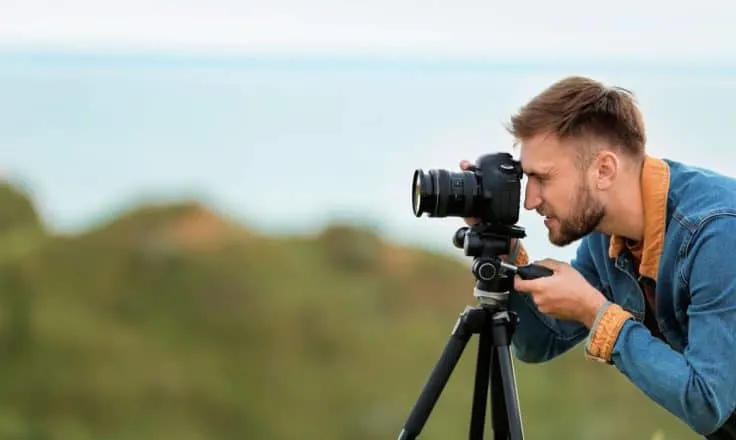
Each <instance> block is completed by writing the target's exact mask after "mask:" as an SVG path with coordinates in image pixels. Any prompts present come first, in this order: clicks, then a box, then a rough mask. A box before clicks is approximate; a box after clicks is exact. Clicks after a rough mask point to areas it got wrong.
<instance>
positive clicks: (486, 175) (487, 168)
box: [412, 153, 523, 227]
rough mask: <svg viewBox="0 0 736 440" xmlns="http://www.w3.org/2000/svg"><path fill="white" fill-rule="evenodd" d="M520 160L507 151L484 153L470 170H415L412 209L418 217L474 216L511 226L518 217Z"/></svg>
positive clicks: (498, 224) (488, 222)
mask: <svg viewBox="0 0 736 440" xmlns="http://www.w3.org/2000/svg"><path fill="white" fill-rule="evenodd" d="M522 177H523V172H522V169H521V163H520V162H519V161H516V160H514V159H513V157H512V156H511V154H509V153H493V154H486V155H484V156H481V157H479V158H478V159H477V160H476V163H475V165H473V167H472V168H471V169H470V170H466V171H461V172H451V171H448V170H442V169H433V170H429V171H428V172H427V173H425V172H424V171H423V170H422V169H417V170H415V171H414V176H413V178H412V209H413V211H414V215H415V216H417V217H421V215H422V214H424V213H426V214H428V216H429V217H462V218H467V217H475V218H478V219H480V221H481V223H485V224H489V225H496V226H499V227H503V226H506V227H510V226H512V225H514V224H515V223H516V222H518V221H519V206H520V199H521V178H522Z"/></svg>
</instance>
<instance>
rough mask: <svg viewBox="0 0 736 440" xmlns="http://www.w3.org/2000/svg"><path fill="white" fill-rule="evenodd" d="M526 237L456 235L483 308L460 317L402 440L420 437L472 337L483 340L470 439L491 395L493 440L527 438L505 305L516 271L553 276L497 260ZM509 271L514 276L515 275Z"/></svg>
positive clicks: (509, 232) (515, 233) (514, 233)
mask: <svg viewBox="0 0 736 440" xmlns="http://www.w3.org/2000/svg"><path fill="white" fill-rule="evenodd" d="M523 236H524V230H523V229H522V228H520V227H515V226H512V227H506V226H503V227H499V226H495V227H491V226H488V225H481V226H474V227H472V229H468V228H461V229H459V230H458V231H457V232H456V233H455V236H454V238H453V243H454V244H455V246H456V247H463V248H464V249H465V254H466V255H472V256H475V258H474V260H473V265H472V272H473V275H474V276H475V280H476V282H475V289H474V292H473V295H474V296H475V297H476V298H478V301H479V305H477V306H475V307H466V308H465V310H464V311H463V312H462V313H461V314H460V317H459V318H458V319H457V321H456V323H455V326H454V328H453V330H452V334H451V336H450V339H449V341H448V342H447V344H446V345H445V348H444V349H443V351H442V354H441V356H440V358H439V360H438V361H437V363H436V364H435V366H434V368H433V370H432V373H431V374H430V376H429V379H428V380H427V382H426V383H425V385H424V387H423V389H422V391H421V394H420V395H419V399H418V400H417V402H416V404H415V405H414V407H413V408H412V411H411V413H410V415H409V417H408V419H407V420H406V423H405V424H404V428H403V429H402V431H401V433H400V434H399V437H398V440H413V439H415V438H417V436H418V435H419V434H420V432H421V430H422V428H423V427H424V425H425V423H426V422H427V419H428V418H429V415H430V413H431V412H432V410H433V409H434V406H435V404H436V403H437V400H438V399H439V397H440V394H441V393H442V390H443V389H444V387H445V385H446V384H447V381H448V380H449V378H450V375H451V374H452V371H453V370H454V369H455V366H456V365H457V363H458V361H459V360H460V357H461V356H462V353H463V351H464V350H465V346H466V345H467V343H468V341H469V340H470V338H471V337H472V335H474V334H478V335H479V341H478V353H477V361H476V370H475V386H474V390H473V404H472V409H471V418H470V439H471V440H474V439H482V438H483V430H484V427H485V414H486V405H487V403H488V400H487V396H488V394H489V393H490V395H491V423H492V427H493V432H494V438H495V440H522V439H523V436H524V434H523V429H522V422H521V411H520V408H519V400H518V395H517V391H516V379H515V374H514V367H513V361H512V358H511V353H510V350H509V345H510V343H511V338H512V337H513V332H514V329H515V327H516V323H517V317H516V314H515V313H513V312H511V311H509V310H507V309H506V302H507V299H508V295H509V292H510V291H511V290H512V288H513V275H514V274H516V273H518V274H519V275H520V276H521V277H523V278H527V279H529V278H538V277H540V276H546V275H550V274H551V273H552V272H551V271H550V270H549V269H547V268H544V267H541V266H534V265H528V266H524V267H516V266H514V265H511V264H508V263H505V262H502V261H500V260H499V259H498V258H497V256H498V255H502V254H508V249H509V247H510V242H511V238H512V237H513V238H522V237H523ZM502 269H505V271H502ZM506 272H511V275H509V274H508V273H506ZM489 382H490V383H489Z"/></svg>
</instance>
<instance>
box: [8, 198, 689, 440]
mask: <svg viewBox="0 0 736 440" xmlns="http://www.w3.org/2000/svg"><path fill="white" fill-rule="evenodd" d="M0 203H2V204H3V207H2V212H3V213H11V212H12V213H14V214H13V215H10V214H5V215H0V281H1V282H2V284H0V286H1V288H0V391H1V392H0V438H12V439H60V440H61V439H64V440H66V439H109V440H117V439H133V438H135V439H152V440H153V439H173V438H176V439H179V440H190V439H191V440H195V439H196V440H199V439H207V440H212V439H244V438H248V439H285V440H286V439H316V438H320V439H348V438H350V439H356V440H360V439H366V440H368V439H385V438H395V437H396V435H397V434H398V432H399V431H400V429H401V427H402V425H403V423H404V420H405V417H406V416H407V415H408V413H409V410H410V408H411V406H412V405H413V403H414V401H415V399H416V398H417V396H418V394H419V390H420V388H421V386H422V385H423V383H424V381H425V379H426V377H427V375H428V374H429V372H430V370H431V368H432V366H433V365H434V362H435V361H436V360H437V358H438V356H439V354H440V352H441V350H442V348H443V346H444V344H445V342H446V341H447V338H448V335H449V331H450V329H451V327H452V326H453V324H454V321H455V319H456V317H457V314H458V313H459V312H460V311H462V309H463V308H464V307H465V305H467V304H472V302H473V297H472V279H471V278H470V273H469V270H468V268H467V267H466V266H465V265H463V264H462V263H459V262H457V261H456V260H452V259H449V258H447V257H443V256H439V255H434V254H430V253H427V252H421V251H418V250H413V249H404V248H397V247H395V246H392V245H390V244H388V243H384V242H381V241H380V240H379V239H378V238H377V237H375V236H373V235H372V234H371V233H370V232H368V231H364V230H360V229H353V228H350V227H341V226H335V227H333V228H330V229H328V230H327V231H325V232H324V233H323V234H322V235H320V236H317V237H263V236H258V235H256V234H252V233H249V232H247V231H245V230H243V229H242V228H240V227H238V226H237V225H232V224H229V223H227V222H226V221H225V220H223V219H221V218H218V217H217V216H215V215H213V214H212V213H210V212H209V211H207V210H206V209H204V208H202V207H200V206H197V205H195V204H191V205H186V204H185V205H172V206H164V207H148V208H141V209H140V210H137V211H135V212H131V213H128V214H126V215H124V216H122V217H121V218H120V219H118V220H116V221H115V222H113V223H112V224H109V225H103V226H102V227H100V228H98V229H95V230H90V231H89V232H88V233H85V234H83V235H81V236H76V237H53V236H48V234H46V233H45V231H44V230H43V227H42V225H41V224H40V222H38V219H37V218H36V217H35V214H34V213H33V211H32V206H31V205H30V204H29V203H28V201H27V199H26V198H25V197H24V196H23V195H22V194H19V193H18V192H17V191H15V190H13V189H12V188H0ZM6 207H7V210H6ZM16 214H17V215H16ZM11 217H12V218H11ZM475 342H476V340H475V339H473V340H472V341H471V343H470V344H469V346H468V348H467V351H466V354H465V356H464V357H463V359H462V360H461V363H460V364H459V365H458V367H457V369H456V372H455V373H454V374H453V377H452V380H451V382H450V383H449V384H448V386H447V388H446V389H445V391H444V393H443V395H442V398H441V399H440V402H439V403H438V405H437V407H436V408H435V410H434V412H433V415H432V417H431V418H430V421H429V423H428V424H427V425H426V427H425V429H424V432H423V436H422V438H424V439H448V438H464V437H467V422H468V420H469V411H470V400H471V395H472V382H473V371H474V370H473V369H474V363H475V349H476V345H475ZM516 369H517V374H518V386H519V393H520V399H521V405H522V411H523V415H524V420H525V429H526V434H527V438H530V439H561V438H571V439H572V438H581V439H583V438H584V439H588V438H596V439H620V438H637V439H639V438H651V436H652V434H653V433H654V432H655V431H656V430H657V429H659V428H664V432H665V434H666V436H665V438H667V439H669V438H695V437H694V436H692V434H689V433H688V432H687V430H686V429H684V427H683V425H682V424H681V423H680V422H678V421H676V420H675V419H673V418H672V417H671V416H669V415H668V414H666V413H665V412H664V411H663V410H661V409H659V408H657V407H656V406H655V405H654V404H653V403H651V402H650V401H649V400H648V399H647V398H646V397H644V396H643V395H642V394H641V393H640V392H639V391H638V390H637V389H635V388H634V387H633V386H631V385H630V384H629V383H628V382H627V381H626V380H625V378H623V377H622V376H621V375H620V374H618V373H617V372H616V371H615V370H614V369H613V368H612V367H608V366H602V365H598V364H594V363H589V362H586V361H584V360H583V359H582V355H581V352H580V350H579V349H577V350H574V351H572V352H571V353H569V354H568V355H565V356H563V357H562V358H560V359H558V360H555V361H552V362H550V363H548V364H544V365H524V364H521V363H518V362H517V363H516ZM489 438H490V437H489Z"/></svg>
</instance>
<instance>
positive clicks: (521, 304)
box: [509, 239, 600, 363]
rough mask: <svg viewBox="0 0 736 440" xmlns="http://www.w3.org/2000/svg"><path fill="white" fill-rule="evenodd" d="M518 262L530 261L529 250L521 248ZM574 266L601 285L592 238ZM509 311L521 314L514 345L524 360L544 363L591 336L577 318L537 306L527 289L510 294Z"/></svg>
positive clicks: (585, 240) (586, 240) (513, 340)
mask: <svg viewBox="0 0 736 440" xmlns="http://www.w3.org/2000/svg"><path fill="white" fill-rule="evenodd" d="M515 262H516V264H517V265H524V264H527V263H528V262H529V258H528V256H527V254H526V251H525V250H524V249H523V247H522V248H521V252H520V254H519V257H518V258H516V261H515ZM571 265H572V266H573V267H574V268H575V269H577V270H578V271H579V272H580V273H581V274H583V276H584V277H585V278H586V279H587V280H588V282H589V283H590V284H591V285H592V286H594V287H596V288H599V286H600V282H599V279H598V276H597V273H596V270H595V267H594V266H593V260H592V258H591V255H590V247H589V244H588V239H583V240H582V241H581V243H580V246H579V247H578V250H577V254H576V256H575V258H574V259H573V260H572V262H571ZM509 310H511V311H513V312H515V313H516V314H517V316H518V317H519V322H518V325H517V327H516V329H515V331H514V336H513V338H512V341H511V343H512V344H511V348H512V351H513V353H514V355H515V356H516V357H517V358H518V359H519V360H521V361H523V362H529V363H536V362H544V361H548V360H550V359H553V358H555V357H556V356H559V355H560V354H562V353H565V352H566V351H568V350H569V349H570V348H572V347H574V346H575V345H576V344H577V343H579V342H580V341H582V340H583V339H584V338H585V337H586V336H587V335H588V328H587V327H585V325H583V324H582V323H579V322H577V321H566V320H560V319H555V318H552V317H550V316H548V315H545V314H544V313H542V312H540V311H539V310H538V309H537V306H536V304H534V300H533V299H532V297H531V296H530V295H529V294H527V293H524V292H512V293H511V295H510V296H509Z"/></svg>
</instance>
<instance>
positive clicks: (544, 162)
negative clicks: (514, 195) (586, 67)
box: [461, 77, 736, 439]
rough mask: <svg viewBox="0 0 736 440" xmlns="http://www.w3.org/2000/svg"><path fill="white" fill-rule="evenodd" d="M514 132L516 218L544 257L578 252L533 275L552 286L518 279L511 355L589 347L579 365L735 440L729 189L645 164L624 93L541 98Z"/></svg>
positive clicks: (733, 187)
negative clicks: (550, 247) (518, 193)
mask: <svg viewBox="0 0 736 440" xmlns="http://www.w3.org/2000/svg"><path fill="white" fill-rule="evenodd" d="M509 131H510V133H511V134H512V135H513V136H514V138H515V139H516V140H517V144H518V146H519V148H520V156H519V159H520V161H521V166H522V168H523V170H524V174H525V175H526V176H527V178H528V181H527V185H526V194H525V201H524V207H525V208H526V209H528V210H536V211H537V212H538V213H539V214H540V215H543V216H544V217H545V219H544V223H545V225H546V227H547V228H548V230H549V240H550V241H551V242H552V243H553V244H555V245H558V246H565V245H568V244H570V243H573V242H576V241H578V240H581V241H580V244H579V247H578V249H577V254H576V256H575V258H574V259H573V261H572V263H571V264H570V265H568V264H566V263H563V262H559V261H553V260H550V259H546V260H542V261H539V262H538V263H539V264H542V265H544V266H547V267H549V268H550V269H552V270H553V271H554V274H553V275H552V276H550V277H545V278H540V279H536V280H521V279H520V278H518V277H517V278H516V280H515V284H514V287H515V289H516V290H517V291H518V292H520V293H518V294H513V295H511V296H510V300H509V308H510V309H511V310H513V311H515V312H516V313H518V316H519V318H520V322H519V326H518V328H517V330H516V333H515V336H514V339H513V345H512V347H513V350H514V353H515V355H516V356H517V357H518V358H519V359H520V360H522V361H524V362H543V361H547V360H549V359H552V358H554V357H555V356H558V355H559V354H561V353H563V352H565V351H567V350H569V349H570V348H572V347H573V346H575V345H576V344H577V343H579V342H581V341H583V340H584V339H585V340H586V342H585V353H586V357H588V358H589V359H594V360H598V361H601V362H604V363H607V364H612V365H614V366H615V367H616V368H617V369H618V370H620V371H621V372H622V373H623V374H624V375H626V377H628V378H629V379H630V380H631V381H632V382H633V383H634V384H635V385H636V386H637V387H639V388H640V389H641V390H642V391H643V392H644V393H646V395H648V396H649V397H650V398H652V399H653V400H654V401H656V402H657V403H658V404H659V405H661V406H662V407H664V408H666V409H667V410H668V411H670V412H671V413H672V414H674V415H675V416H676V417H678V418H680V419H681V420H682V421H684V422H685V423H687V424H688V425H689V426H690V427H691V428H692V429H693V430H694V431H695V432H697V433H699V434H701V435H703V436H705V437H706V438H708V439H736V416H732V414H733V413H734V411H735V410H736V263H734V261H733V255H734V252H736V180H734V179H732V178H729V177H726V176H722V175H719V174H716V173H714V172H712V171H709V170H704V169H700V168H695V167H692V166H688V165H685V164H682V163H679V162H675V161H672V160H664V159H659V158H655V157H652V156H651V155H648V154H647V153H645V144H646V136H645V130H644V123H643V120H642V116H641V114H640V112H639V110H638V108H637V106H636V103H635V101H634V99H633V97H632V95H631V93H629V92H628V91H626V90H624V89H621V88H617V87H607V86H605V85H603V84H601V83H599V82H597V81H594V80H592V79H588V78H583V77H569V78H565V79H563V80H561V81H559V82H557V83H555V84H553V85H552V86H550V87H549V88H548V89H546V90H544V91H543V92H542V93H540V94H539V95H538V96H536V97H535V98H533V99H532V100H531V101H530V102H529V103H528V104H526V105H525V106H524V107H522V108H521V110H520V111H519V112H518V113H517V114H516V115H514V116H513V117H512V118H511V123H510V126H509ZM469 165H470V164H469V163H468V162H466V161H463V162H461V167H462V168H463V169H465V168H467V167H468V166H469ZM466 221H467V222H468V223H472V222H473V221H474V219H466ZM517 244H519V243H517ZM518 248H519V253H518V255H515V254H514V253H513V252H512V256H511V257H510V258H512V259H513V260H514V261H515V262H516V263H517V264H526V263H527V262H528V257H527V255H526V252H525V251H524V249H523V247H520V246H519V247H518Z"/></svg>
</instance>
